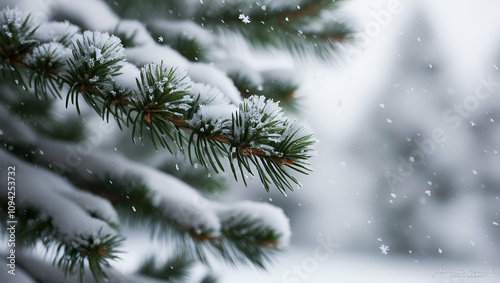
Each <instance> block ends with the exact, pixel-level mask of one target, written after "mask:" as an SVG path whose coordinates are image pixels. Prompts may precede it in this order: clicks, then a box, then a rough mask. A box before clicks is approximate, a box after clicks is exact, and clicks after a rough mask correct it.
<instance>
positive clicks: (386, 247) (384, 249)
mask: <svg viewBox="0 0 500 283" xmlns="http://www.w3.org/2000/svg"><path fill="white" fill-rule="evenodd" d="M379 249H380V251H382V254H383V255H387V252H388V251H389V246H386V245H381V246H380V247H379Z"/></svg>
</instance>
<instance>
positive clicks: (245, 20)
mask: <svg viewBox="0 0 500 283" xmlns="http://www.w3.org/2000/svg"><path fill="white" fill-rule="evenodd" d="M238 19H240V20H241V21H242V22H243V23H245V24H249V23H250V17H249V16H245V14H240V15H239V16H238Z"/></svg>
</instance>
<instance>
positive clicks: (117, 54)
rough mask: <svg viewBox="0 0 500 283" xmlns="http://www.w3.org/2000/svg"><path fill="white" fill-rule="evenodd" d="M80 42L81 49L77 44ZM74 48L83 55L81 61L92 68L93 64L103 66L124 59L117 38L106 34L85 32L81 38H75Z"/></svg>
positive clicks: (122, 50)
mask: <svg viewBox="0 0 500 283" xmlns="http://www.w3.org/2000/svg"><path fill="white" fill-rule="evenodd" d="M77 41H78V42H80V45H81V47H79V45H78V44H77ZM73 46H74V48H75V49H76V48H78V49H79V52H82V53H83V54H82V55H80V56H82V57H81V59H82V60H83V61H84V62H80V63H87V64H88V65H89V66H92V65H93V64H94V63H97V62H98V63H100V64H105V63H107V62H110V61H113V60H116V59H120V58H123V57H125V50H124V49H123V45H122V44H121V41H120V39H119V38H118V37H116V36H114V35H109V34H108V33H107V32H104V33H102V32H98V31H85V32H84V33H83V36H82V37H81V38H80V37H75V41H73Z"/></svg>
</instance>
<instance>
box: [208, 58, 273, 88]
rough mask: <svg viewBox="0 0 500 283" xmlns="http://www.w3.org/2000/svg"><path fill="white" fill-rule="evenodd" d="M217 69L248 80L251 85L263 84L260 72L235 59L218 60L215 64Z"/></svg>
mask: <svg viewBox="0 0 500 283" xmlns="http://www.w3.org/2000/svg"><path fill="white" fill-rule="evenodd" d="M216 66H217V68H219V69H221V70H223V71H225V72H226V73H228V74H231V73H232V74H239V75H241V76H243V77H244V78H245V79H248V80H250V82H251V83H252V84H253V85H256V86H258V85H261V84H262V83H263V82H264V79H263V76H262V75H261V73H260V72H258V71H257V70H255V69H254V68H252V67H250V66H249V65H248V64H247V63H245V62H244V61H243V60H240V59H237V58H229V59H228V60H220V61H218V62H217V63H216Z"/></svg>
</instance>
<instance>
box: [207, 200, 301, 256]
mask: <svg viewBox="0 0 500 283" xmlns="http://www.w3.org/2000/svg"><path fill="white" fill-rule="evenodd" d="M216 210H217V215H218V216H219V218H220V220H221V221H222V223H224V222H225V221H228V220H230V219H232V218H236V219H243V218H245V217H249V218H251V219H256V220H257V221H259V222H261V223H262V226H263V227H268V228H269V229H272V230H273V231H274V232H275V233H276V234H277V235H279V238H278V242H277V245H276V246H277V248H286V247H287V246H288V245H289V244H290V238H291V236H292V231H291V229H290V220H289V219H288V217H286V215H285V213H284V212H283V209H281V208H280V207H276V206H273V205H271V204H268V203H264V202H261V203H257V202H251V201H241V202H236V203H234V204H228V205H225V206H220V207H216Z"/></svg>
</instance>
